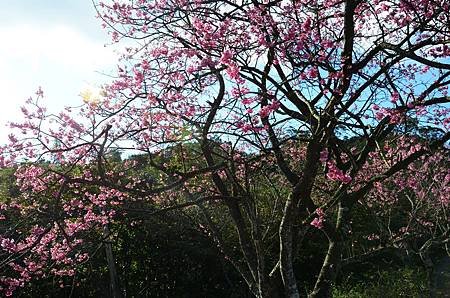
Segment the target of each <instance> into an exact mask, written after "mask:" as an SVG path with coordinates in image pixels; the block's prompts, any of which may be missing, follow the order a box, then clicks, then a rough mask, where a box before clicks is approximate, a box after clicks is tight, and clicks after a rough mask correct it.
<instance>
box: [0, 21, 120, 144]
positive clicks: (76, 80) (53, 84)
mask: <svg viewBox="0 0 450 298" xmlns="http://www.w3.org/2000/svg"><path fill="white" fill-rule="evenodd" d="M77 29H78V28H76V27H70V26H67V25H65V24H48V25H46V26H43V25H42V24H17V23H16V24H14V23H13V24H11V25H7V26H2V27H0V36H2V43H1V44H0V104H1V105H2V107H1V108H0V143H2V142H3V141H4V140H5V136H6V135H8V134H9V132H8V131H7V130H6V129H4V128H3V127H4V124H5V123H6V122H7V121H17V117H20V113H19V111H20V108H19V107H20V106H21V105H23V102H24V100H25V99H26V98H28V97H30V96H31V95H33V94H34V92H35V91H36V89H37V87H38V86H42V87H43V89H44V94H45V101H46V106H48V107H49V108H50V110H52V111H54V112H57V111H59V110H60V109H61V108H62V107H64V106H67V105H78V104H80V103H81V98H80V97H79V94H80V91H81V90H82V89H83V88H85V85H86V84H87V83H98V82H101V81H105V80H107V78H106V77H104V76H102V75H100V74H99V73H97V71H106V72H107V71H108V70H110V69H112V66H113V65H114V63H115V62H116V60H117V58H116V55H115V54H114V53H113V50H112V49H111V48H110V47H104V44H103V41H101V40H98V41H97V40H93V39H91V38H89V37H88V36H87V35H85V34H83V33H81V32H82V31H79V30H77ZM106 38H107V37H106V33H105V39H106Z"/></svg>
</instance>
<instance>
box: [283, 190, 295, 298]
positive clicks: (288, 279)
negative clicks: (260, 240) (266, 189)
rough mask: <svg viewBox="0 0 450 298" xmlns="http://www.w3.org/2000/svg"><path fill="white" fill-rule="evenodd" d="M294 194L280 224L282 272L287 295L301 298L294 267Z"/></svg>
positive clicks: (290, 197) (291, 297) (288, 201)
mask: <svg viewBox="0 0 450 298" xmlns="http://www.w3.org/2000/svg"><path fill="white" fill-rule="evenodd" d="M294 208H295V207H294V205H293V203H292V196H289V198H288V200H287V202H286V206H285V208H284V216H283V219H282V221H281V224H280V232H279V233H280V272H281V278H282V279H283V284H284V291H285V296H286V297H289V298H299V297H300V295H299V292H298V287H297V280H296V278H295V275H294V268H293V255H292V253H293V249H292V246H293V245H292V241H293V239H292V234H293V227H292V217H293V213H294V211H295V210H294Z"/></svg>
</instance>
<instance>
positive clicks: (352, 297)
mask: <svg viewBox="0 0 450 298" xmlns="http://www.w3.org/2000/svg"><path fill="white" fill-rule="evenodd" d="M428 293H429V288H428V279H427V272H426V271H425V269H423V268H420V267H411V268H399V269H389V270H383V271H373V272H368V273H366V274H365V275H364V276H363V277H362V278H361V279H359V280H354V279H352V278H348V279H347V280H346V281H344V282H342V283H341V284H340V285H338V286H336V287H335V288H334V289H333V297H335V298H370V297H386V298H391V297H392V298H394V297H428Z"/></svg>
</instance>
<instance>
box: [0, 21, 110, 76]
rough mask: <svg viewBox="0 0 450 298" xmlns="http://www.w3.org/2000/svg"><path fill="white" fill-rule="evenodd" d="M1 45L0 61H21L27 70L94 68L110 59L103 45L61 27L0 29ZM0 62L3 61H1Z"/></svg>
mask: <svg viewBox="0 0 450 298" xmlns="http://www.w3.org/2000/svg"><path fill="white" fill-rule="evenodd" d="M0 35H1V36H2V39H3V40H4V41H5V43H4V44H3V45H2V46H1V47H0V54H1V56H0V59H1V60H0V61H1V62H3V63H2V64H4V63H5V62H4V60H6V59H7V60H10V59H21V60H25V61H28V62H31V65H30V66H31V67H32V68H34V67H39V66H42V65H41V63H42V62H52V63H55V64H60V65H64V66H69V67H72V68H75V69H86V68H92V67H98V66H102V65H106V64H108V63H111V61H113V59H114V55H113V54H112V52H111V50H109V49H108V48H105V47H104V46H103V44H101V43H99V42H94V41H92V40H89V39H88V38H87V37H85V36H83V35H82V34H80V33H79V32H77V31H76V30H74V29H72V28H70V27H68V26H65V25H54V26H51V27H47V28H45V27H41V28H40V27H35V26H32V25H16V26H11V27H3V28H0ZM2 60H3V61H2Z"/></svg>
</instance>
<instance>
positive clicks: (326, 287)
mask: <svg viewBox="0 0 450 298" xmlns="http://www.w3.org/2000/svg"><path fill="white" fill-rule="evenodd" d="M341 248H342V245H341V243H339V242H333V241H330V242H329V244H328V252H327V255H326V257H325V260H324V262H323V265H322V268H321V270H320V273H319V277H318V278H317V281H316V284H315V286H314V290H313V291H312V293H311V294H310V295H309V297H310V298H316V297H320V298H322V297H332V296H331V290H332V286H333V283H334V282H335V280H336V276H337V273H338V269H339V268H338V266H339V259H340V253H341Z"/></svg>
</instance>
